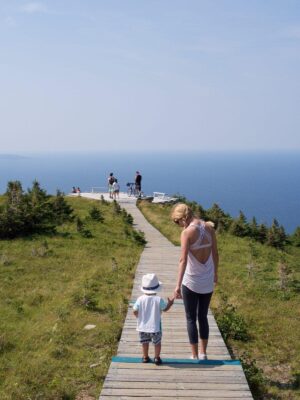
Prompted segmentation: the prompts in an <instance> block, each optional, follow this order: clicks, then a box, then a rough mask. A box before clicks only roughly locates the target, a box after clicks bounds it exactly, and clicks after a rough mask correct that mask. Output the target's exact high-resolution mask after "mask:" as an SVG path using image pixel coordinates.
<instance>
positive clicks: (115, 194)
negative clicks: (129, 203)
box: [112, 179, 120, 200]
mask: <svg viewBox="0 0 300 400" xmlns="http://www.w3.org/2000/svg"><path fill="white" fill-rule="evenodd" d="M112 186H113V198H114V199H115V200H117V198H119V193H120V185H119V184H118V179H115V181H114V183H113V185H112Z"/></svg>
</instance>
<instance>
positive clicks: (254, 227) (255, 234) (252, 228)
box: [249, 217, 259, 240]
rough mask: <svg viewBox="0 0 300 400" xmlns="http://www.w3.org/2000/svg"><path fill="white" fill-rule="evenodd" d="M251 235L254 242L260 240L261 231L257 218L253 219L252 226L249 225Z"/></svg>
mask: <svg viewBox="0 0 300 400" xmlns="http://www.w3.org/2000/svg"><path fill="white" fill-rule="evenodd" d="M249 235H250V236H251V237H252V238H253V239H254V240H259V239H258V238H259V229H258V224H257V222H256V218H255V217H253V218H252V220H251V222H250V224H249Z"/></svg>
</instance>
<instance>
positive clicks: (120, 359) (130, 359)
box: [112, 356, 241, 365]
mask: <svg viewBox="0 0 300 400" xmlns="http://www.w3.org/2000/svg"><path fill="white" fill-rule="evenodd" d="M141 360H142V359H141V357H119V356H115V357H113V358H112V362H120V363H139V364H140V363H141ZM162 361H163V364H165V365H166V364H201V365H241V363H240V361H239V360H191V359H188V358H163V359H162ZM152 362H153V361H152Z"/></svg>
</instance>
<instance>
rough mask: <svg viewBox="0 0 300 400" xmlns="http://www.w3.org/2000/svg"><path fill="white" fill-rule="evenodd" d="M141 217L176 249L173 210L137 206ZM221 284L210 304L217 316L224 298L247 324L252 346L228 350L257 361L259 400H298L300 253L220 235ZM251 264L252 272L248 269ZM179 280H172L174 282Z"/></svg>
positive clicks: (233, 343) (244, 343) (144, 204)
mask: <svg viewBox="0 0 300 400" xmlns="http://www.w3.org/2000/svg"><path fill="white" fill-rule="evenodd" d="M139 207H140V209H141V211H142V212H143V213H144V215H145V216H146V218H147V219H148V220H149V222H151V223H152V224H153V225H154V226H156V227H157V228H158V229H159V230H160V231H161V232H162V233H163V234H164V235H165V236H166V237H167V238H169V240H171V241H172V242H173V243H174V244H177V245H178V244H179V238H180V232H181V230H180V228H179V227H178V226H176V225H175V224H173V223H172V222H171V221H170V212H171V207H170V206H169V205H154V204H150V203H147V202H141V203H140V204H139ZM217 236H218V245H219V253H220V268H219V284H218V287H217V289H216V291H215V294H214V296H213V300H212V309H213V311H214V313H215V314H216V315H218V312H219V311H220V310H221V307H222V298H224V296H225V297H227V302H228V303H229V304H230V305H232V306H234V307H235V312H236V313H237V315H239V316H240V317H241V318H242V320H243V321H244V322H245V324H246V326H247V330H248V332H247V333H248V335H249V337H250V339H249V340H246V341H239V340H234V339H232V337H230V336H229V338H228V340H227V344H228V346H229V348H230V349H231V351H232V353H233V355H235V356H236V357H241V356H243V354H244V356H243V357H245V353H246V354H247V356H246V358H249V359H250V360H251V361H253V362H254V363H255V364H256V365H257V367H259V368H261V369H262V371H263V377H264V382H263V388H260V390H258V392H257V393H255V397H256V399H262V398H266V399H267V398H268V399H296V398H299V396H300V390H299V383H300V382H299V380H300V378H299V376H300V314H299V297H300V296H299V293H300V290H299V288H300V287H299V282H300V248H296V247H287V248H286V250H285V251H284V252H281V251H278V250H276V249H274V248H271V247H268V246H265V245H261V244H259V243H253V242H251V240H250V239H241V238H237V237H235V236H232V235H230V234H227V233H223V234H218V235H217ZM282 261H284V263H285V264H286V265H287V266H288V270H289V273H288V275H287V282H286V288H285V289H284V290H283V289H280V274H279V271H278V265H279V263H280V262H282ZM249 264H253V268H251V269H250V272H249V268H248V267H247V266H248V265H249ZM175 279H176V277H175V276H174V282H175Z"/></svg>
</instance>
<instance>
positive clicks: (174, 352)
mask: <svg viewBox="0 0 300 400" xmlns="http://www.w3.org/2000/svg"><path fill="white" fill-rule="evenodd" d="M120 205H121V206H122V207H124V208H126V210H127V211H128V212H129V213H130V214H131V215H132V216H133V218H134V223H135V226H136V228H137V229H139V230H141V231H143V232H144V233H145V236H146V239H147V245H146V248H145V249H144V251H143V253H142V256H141V258H140V261H139V264H138V267H137V270H136V275H135V280H134V285H133V290H132V296H131V302H130V305H129V308H128V312H127V316H126V319H125V323H124V328H123V331H122V336H121V339H120V342H119V347H118V351H117V356H116V357H115V358H114V359H113V361H112V363H111V365H110V368H109V371H108V373H107V376H106V379H105V382H104V385H103V389H102V392H101V394H100V399H101V400H114V399H121V400H122V399H124V400H125V399H126V400H133V399H136V398H140V399H157V400H159V399H164V400H168V399H178V400H181V399H185V400H187V399H191V400H194V399H209V400H213V399H252V395H251V392H250V390H249V387H248V383H247V381H246V378H245V375H244V372H243V370H242V367H241V365H240V364H239V362H236V361H232V360H231V357H230V355H229V353H228V350H227V348H226V346H225V344H224V341H223V339H222V336H221V334H220V332H219V329H218V327H217V325H216V322H215V320H214V317H213V316H212V314H211V313H209V324H210V339H209V345H208V351H207V353H208V358H209V360H208V361H200V362H198V361H196V362H194V361H192V360H189V357H190V346H189V343H188V338H187V332H186V322H185V315H184V308H183V304H182V301H181V300H176V302H175V303H174V305H173V307H172V308H171V309H170V310H169V311H168V312H167V313H163V316H162V328H163V339H162V352H161V358H162V360H163V364H162V365H161V366H156V365H155V364H153V363H149V364H142V363H141V362H140V360H141V354H142V352H141V345H140V344H139V341H138V333H137V332H136V329H135V328H136V319H135V317H134V315H133V313H132V303H133V302H134V301H135V299H136V298H137V297H138V296H140V295H141V291H140V285H141V279H142V276H143V275H144V274H146V273H150V272H154V273H156V274H157V276H158V278H159V280H160V281H162V283H163V290H162V292H161V293H160V296H162V297H164V298H167V296H170V295H172V293H173V290H174V286H175V281H176V276H177V275H176V274H177V266H178V259H179V252H180V250H179V248H178V247H176V246H174V245H173V244H172V243H170V242H169V241H168V240H167V239H166V238H165V237H164V236H163V235H162V234H161V233H160V232H159V231H157V230H156V229H155V228H154V227H153V226H152V225H150V224H149V223H148V222H147V221H146V219H145V218H144V216H143V215H142V214H141V212H140V211H139V210H138V208H137V207H136V205H135V201H134V200H133V199H132V198H129V199H126V197H125V198H122V199H121V200H120ZM151 346H152V345H151V344H150V357H151V356H153V348H152V347H151ZM164 361H165V363H164Z"/></svg>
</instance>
